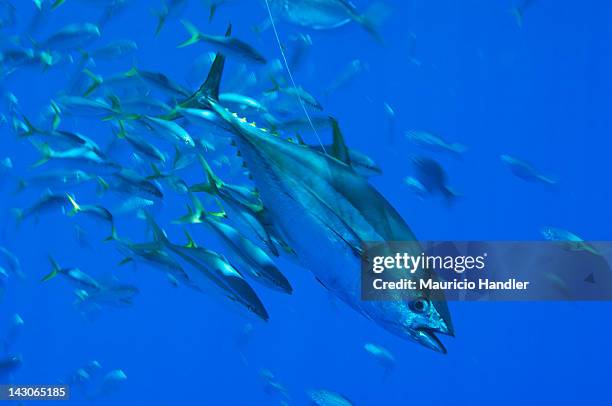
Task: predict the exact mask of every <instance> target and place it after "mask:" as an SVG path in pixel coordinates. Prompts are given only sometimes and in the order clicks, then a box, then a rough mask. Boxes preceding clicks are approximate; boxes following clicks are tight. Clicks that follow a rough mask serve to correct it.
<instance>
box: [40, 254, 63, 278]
mask: <svg viewBox="0 0 612 406" xmlns="http://www.w3.org/2000/svg"><path fill="white" fill-rule="evenodd" d="M49 262H51V272H49V273H48V274H47V275H45V276H43V278H42V279H41V280H40V281H41V282H47V281H48V280H50V279H53V278H55V276H56V275H57V274H58V273H59V271H60V270H61V268H60V266H59V264H58V263H57V261H56V260H55V259H54V258H53V257H52V256H51V255H49Z"/></svg>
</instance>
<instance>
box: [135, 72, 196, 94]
mask: <svg viewBox="0 0 612 406" xmlns="http://www.w3.org/2000/svg"><path fill="white" fill-rule="evenodd" d="M124 75H125V76H126V77H128V78H130V77H134V76H138V77H140V78H142V79H143V80H144V81H145V82H146V83H148V84H149V85H151V86H153V87H155V88H156V89H159V90H161V91H163V92H165V93H168V94H169V95H170V96H179V97H189V96H191V92H190V91H189V90H187V89H185V88H184V87H183V86H181V85H180V84H178V83H176V82H174V81H172V80H171V79H170V78H168V77H167V76H166V75H165V74H163V73H160V72H151V71H146V70H142V69H137V68H132V69H130V70H129V71H127V72H126V73H125V74H124Z"/></svg>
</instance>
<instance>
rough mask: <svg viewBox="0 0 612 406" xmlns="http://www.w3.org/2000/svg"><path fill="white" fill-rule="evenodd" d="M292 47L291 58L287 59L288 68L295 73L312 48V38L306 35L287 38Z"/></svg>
mask: <svg viewBox="0 0 612 406" xmlns="http://www.w3.org/2000/svg"><path fill="white" fill-rule="evenodd" d="M289 40H290V42H291V46H292V52H291V56H290V57H289V68H290V69H291V71H292V72H295V71H296V70H297V69H299V68H300V67H301V66H302V63H303V61H304V59H305V58H306V55H307V53H308V52H309V50H310V49H311V48H312V38H311V37H310V35H308V34H301V33H300V34H296V35H292V36H291V37H290V38H289Z"/></svg>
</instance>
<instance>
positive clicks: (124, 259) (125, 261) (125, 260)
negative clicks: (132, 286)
mask: <svg viewBox="0 0 612 406" xmlns="http://www.w3.org/2000/svg"><path fill="white" fill-rule="evenodd" d="M133 260H134V258H132V257H125V258H123V259H122V260H121V261H119V263H118V264H117V266H123V265H125V264H128V263H130V262H132V261H133Z"/></svg>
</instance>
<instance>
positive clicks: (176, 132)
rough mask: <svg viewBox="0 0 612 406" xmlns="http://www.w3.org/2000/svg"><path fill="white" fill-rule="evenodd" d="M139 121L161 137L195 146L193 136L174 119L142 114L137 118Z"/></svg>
mask: <svg viewBox="0 0 612 406" xmlns="http://www.w3.org/2000/svg"><path fill="white" fill-rule="evenodd" d="M139 121H140V122H141V123H143V124H144V125H145V126H146V127H147V128H149V129H150V130H151V131H153V132H155V133H157V134H159V135H160V136H162V137H166V138H169V139H170V140H171V141H178V142H180V143H182V144H185V145H187V146H189V147H195V143H194V142H193V138H191V136H190V135H189V133H188V132H187V131H186V130H185V129H184V128H183V127H181V126H180V125H178V124H177V123H175V122H174V121H168V120H164V119H161V118H156V117H151V116H142V117H140V118H139Z"/></svg>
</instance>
